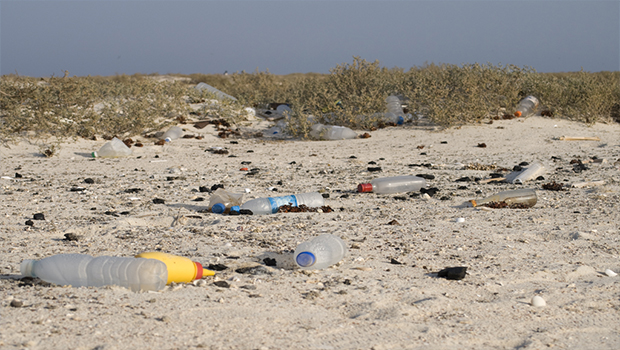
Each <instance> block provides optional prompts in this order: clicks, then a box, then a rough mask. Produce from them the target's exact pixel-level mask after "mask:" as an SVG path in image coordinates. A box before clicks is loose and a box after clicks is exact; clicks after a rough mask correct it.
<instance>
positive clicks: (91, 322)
mask: <svg viewBox="0 0 620 350" xmlns="http://www.w3.org/2000/svg"><path fill="white" fill-rule="evenodd" d="M179 126H181V127H182V128H184V129H185V133H186V134H193V135H200V136H203V138H202V139H195V138H194V139H178V140H175V141H173V142H171V143H170V144H169V145H166V146H158V145H154V142H153V141H154V140H153V139H146V138H142V137H137V138H135V137H134V140H135V139H138V140H140V141H141V142H142V143H143V144H144V147H132V150H133V154H132V155H131V156H129V157H126V158H119V159H93V158H92V157H90V154H91V152H93V151H97V150H98V149H99V148H100V147H101V146H102V145H103V144H104V143H105V142H106V141H105V140H103V139H101V137H99V139H98V140H97V141H92V140H83V139H80V140H76V141H67V142H64V143H62V144H61V145H60V149H59V150H58V151H57V154H55V155H54V156H53V157H49V158H47V157H44V156H42V155H41V154H40V151H39V146H38V145H37V144H36V143H35V142H28V141H21V142H20V143H18V144H13V145H10V148H8V147H1V148H0V155H1V157H2V158H1V174H0V175H2V179H0V184H1V185H2V191H1V192H0V194H1V196H0V199H1V202H2V213H1V214H2V215H0V252H1V253H0V303H1V304H0V348H2V349H26V348H27V349H89V350H90V349H98V350H102V349H105V350H110V349H119V350H120V349H196V348H202V349H291V348H299V349H323V350H325V349H375V350H379V349H547V348H554V349H619V348H620V276H615V277H614V276H610V275H612V274H609V273H608V274H606V273H605V271H606V270H611V271H615V272H616V273H620V260H619V256H620V241H619V240H620V212H619V211H618V205H619V203H620V124H601V123H598V124H595V125H592V126H587V125H584V124H582V123H576V122H572V121H568V120H564V119H553V118H544V117H540V116H535V117H530V118H519V119H512V120H498V121H494V122H493V123H492V124H480V125H471V126H462V127H459V128H450V129H447V130H439V129H435V128H433V127H429V126H420V125H412V124H407V125H405V126H402V127H388V128H384V129H379V130H376V131H370V132H369V134H370V135H371V137H370V138H365V139H362V138H358V139H353V140H341V141H299V140H297V141H294V140H286V139H284V140H281V139H276V138H270V137H262V138H261V137H229V138H220V137H218V131H217V130H216V129H215V128H214V127H213V126H212V125H208V126H207V127H205V128H203V129H196V128H194V127H193V126H192V124H184V125H179ZM269 127H270V123H269V122H267V121H263V120H261V119H260V118H257V119H256V120H255V121H254V122H252V123H250V124H248V125H246V126H244V129H243V130H244V135H252V133H254V135H255V133H256V132H261V131H264V130H266V129H268V128H269ZM356 132H358V133H359V134H362V133H364V132H367V131H364V130H356ZM563 136H564V137H597V138H599V139H600V140H599V141H578V140H575V141H572V140H562V139H561V138H562V137H563ZM482 144H484V146H486V147H482V146H483V145H482ZM214 147H220V148H219V149H221V150H226V151H228V152H210V151H209V150H210V149H213V148H214ZM218 153H223V154H218ZM536 161H539V162H541V163H543V164H544V165H545V168H546V172H545V173H544V174H542V177H543V178H539V179H532V180H530V181H527V182H526V183H524V184H522V185H517V184H511V183H506V182H495V181H484V180H486V179H489V178H491V176H492V175H491V174H504V175H505V174H508V173H510V172H511V171H512V170H513V169H514V167H515V166H518V165H519V164H523V166H524V167H527V165H525V164H526V163H527V164H532V163H533V162H536ZM523 162H525V163H523ZM241 168H248V170H247V171H246V170H240V169H241ZM369 168H380V171H369ZM372 170H378V169H372ZM398 175H424V176H425V177H426V178H427V180H426V181H427V186H426V189H430V188H436V189H437V191H436V192H435V193H432V196H427V195H424V194H421V193H399V194H393V195H380V194H374V193H357V192H356V189H357V185H358V184H359V183H363V182H369V181H370V180H372V179H374V178H379V177H388V176H398ZM86 179H92V180H93V181H88V182H92V183H87V182H85V180H86ZM553 182H555V183H557V184H562V186H561V187H562V190H560V191H554V190H545V189H543V186H544V185H545V184H550V183H553ZM218 184H221V185H223V186H224V188H225V189H226V190H229V191H231V192H235V193H242V192H244V191H246V189H248V192H249V193H247V194H246V195H245V199H246V200H249V199H252V198H258V197H269V196H283V195H289V194H296V193H305V192H314V191H319V192H321V193H323V194H324V197H327V198H325V204H326V205H327V206H329V207H331V208H332V209H333V211H332V212H328V213H327V212H312V213H310V212H306V213H278V214H273V215H264V216H249V215H239V216H230V215H220V214H213V213H208V212H207V211H206V208H207V206H208V203H209V197H210V193H209V192H201V190H200V188H201V187H202V188H203V191H204V189H211V188H212V186H214V185H218ZM573 185H577V186H573ZM518 188H533V189H535V190H536V192H537V196H538V202H537V203H536V205H535V206H534V207H532V208H529V209H509V208H504V209H489V208H479V207H478V208H474V207H472V206H471V205H469V200H471V199H480V198H483V197H486V196H489V195H492V194H495V193H497V192H500V191H504V190H511V189H518ZM154 199H161V200H163V203H160V204H156V203H155V202H154ZM156 202H161V201H156ZM37 213H42V214H44V218H45V220H34V219H33V216H34V214H37ZM458 219H461V220H458ZM28 220H30V221H31V222H30V224H31V225H27V224H26V222H27V221H28ZM323 233H332V234H335V235H337V236H339V237H341V238H342V239H343V240H344V241H345V242H346V244H347V246H348V248H349V251H348V255H347V256H346V257H345V258H344V259H343V260H342V261H341V262H340V263H339V264H337V265H335V266H332V267H330V268H328V269H325V270H315V271H302V270H300V269H298V268H297V267H295V266H294V264H293V260H292V256H293V251H294V249H295V247H296V246H297V245H298V244H299V243H301V242H303V241H306V240H309V239H311V238H313V237H315V236H318V235H320V234H323ZM67 234H72V235H70V237H74V238H75V239H73V240H68V239H67V236H66V235H67ZM147 251H162V252H167V253H171V254H175V255H180V256H185V257H189V258H191V259H192V260H194V261H197V262H200V263H201V264H203V265H204V266H205V267H207V266H209V265H216V264H221V265H224V266H225V267H227V268H226V269H224V270H222V271H217V272H216V274H215V276H211V277H205V278H203V279H201V280H198V281H195V282H193V283H188V284H178V285H172V286H167V287H166V288H165V289H164V290H162V291H158V292H132V291H130V290H128V289H125V288H121V287H115V286H112V287H100V288H95V287H80V288H73V287H67V286H64V287H63V286H57V285H51V284H49V283H46V282H43V281H41V280H38V279H32V278H22V276H21V275H20V269H19V268H20V263H21V262H22V261H23V260H24V259H42V258H44V257H48V256H52V255H54V254H66V253H81V254H89V255H93V256H103V255H112V256H134V255H136V254H139V253H141V252H147ZM266 258H271V259H275V261H276V266H267V264H266V263H265V259H266ZM250 266H258V267H256V268H254V269H245V270H244V269H242V268H243V267H250ZM459 266H465V267H467V275H466V276H465V278H463V279H462V280H448V279H445V278H440V277H438V276H437V272H438V271H439V270H441V269H444V268H446V267H459ZM221 282H226V283H221ZM534 296H540V297H542V298H543V299H544V300H545V302H546V306H533V305H532V304H531V300H532V298H533V297H534Z"/></svg>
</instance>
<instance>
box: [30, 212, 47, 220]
mask: <svg viewBox="0 0 620 350" xmlns="http://www.w3.org/2000/svg"><path fill="white" fill-rule="evenodd" d="M32 218H33V219H34V220H45V215H43V213H36V214H34V215H33V216H32Z"/></svg>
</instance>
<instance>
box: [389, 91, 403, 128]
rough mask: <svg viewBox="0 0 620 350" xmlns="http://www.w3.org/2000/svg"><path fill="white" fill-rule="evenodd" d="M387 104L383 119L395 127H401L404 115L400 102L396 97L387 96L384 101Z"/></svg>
mask: <svg viewBox="0 0 620 350" xmlns="http://www.w3.org/2000/svg"><path fill="white" fill-rule="evenodd" d="M385 102H386V104H387V113H386V114H385V118H386V119H387V120H388V121H392V122H394V123H396V124H397V125H402V124H403V123H404V122H405V113H403V106H402V104H401V102H400V99H399V98H398V96H394V95H391V96H388V97H387V98H386V99H385Z"/></svg>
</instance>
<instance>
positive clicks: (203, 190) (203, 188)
mask: <svg viewBox="0 0 620 350" xmlns="http://www.w3.org/2000/svg"><path fill="white" fill-rule="evenodd" d="M198 191H200V192H211V190H210V189H209V188H208V187H207V186H200V187H198Z"/></svg>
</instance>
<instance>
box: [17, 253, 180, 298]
mask: <svg viewBox="0 0 620 350" xmlns="http://www.w3.org/2000/svg"><path fill="white" fill-rule="evenodd" d="M21 273H22V275H24V276H30V277H38V278H40V279H42V280H44V281H46V282H50V283H55V284H58V285H71V286H73V287H82V286H92V287H101V286H107V285H117V286H121V287H126V288H129V289H131V290H133V291H139V290H143V291H148V290H160V289H162V288H164V286H165V285H166V282H167V281H168V270H167V268H166V264H165V263H163V262H162V261H160V260H156V259H144V258H126V257H116V256H101V257H96V258H93V257H92V256H90V255H84V254H59V255H53V256H50V257H47V258H44V259H41V260H24V261H23V262H22V264H21Z"/></svg>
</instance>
